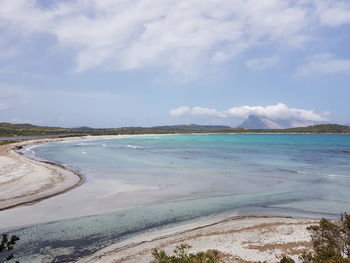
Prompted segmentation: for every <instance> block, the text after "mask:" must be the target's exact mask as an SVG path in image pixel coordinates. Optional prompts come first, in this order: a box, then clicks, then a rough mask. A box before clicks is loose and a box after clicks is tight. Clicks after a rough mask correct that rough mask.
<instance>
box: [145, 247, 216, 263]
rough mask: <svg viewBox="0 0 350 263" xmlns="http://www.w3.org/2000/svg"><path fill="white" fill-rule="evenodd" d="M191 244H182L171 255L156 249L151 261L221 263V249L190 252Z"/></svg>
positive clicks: (153, 262)
mask: <svg viewBox="0 0 350 263" xmlns="http://www.w3.org/2000/svg"><path fill="white" fill-rule="evenodd" d="M190 248H191V246H190V245H187V244H180V245H178V246H176V248H175V249H174V255H172V256H170V255H167V254H166V253H165V251H164V250H158V249H155V250H153V252H152V255H153V260H152V261H151V262H150V263H220V262H222V261H221V260H220V258H219V251H217V250H208V251H206V252H199V253H196V254H192V253H189V252H188V250H189V249H190Z"/></svg>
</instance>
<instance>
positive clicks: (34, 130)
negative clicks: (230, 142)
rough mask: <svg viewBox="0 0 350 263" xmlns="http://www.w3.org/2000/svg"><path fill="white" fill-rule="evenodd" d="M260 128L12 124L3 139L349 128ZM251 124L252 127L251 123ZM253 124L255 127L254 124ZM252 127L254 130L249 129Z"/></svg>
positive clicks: (2, 129) (0, 132) (344, 129)
mask: <svg viewBox="0 0 350 263" xmlns="http://www.w3.org/2000/svg"><path fill="white" fill-rule="evenodd" d="M251 121H256V123H257V124H259V125H260V126H255V127H259V128H256V129H249V128H230V127H228V126H220V125H217V126H216V125H196V124H190V125H174V126H155V127H148V128H145V127H123V128H102V129H94V128H90V127H79V128H74V129H69V128H59V127H43V126H36V125H32V124H11V123H4V122H2V123H0V137H22V136H48V135H60V136H64V135H65V136H71V135H117V134H152V133H153V134H171V133H266V132H269V133H348V134H350V127H349V126H345V125H337V124H322V125H313V126H308V127H298V128H289V129H271V128H269V129H267V128H266V127H273V126H268V125H270V124H271V122H269V121H271V120H266V119H261V118H258V119H256V118H251ZM248 124H249V123H248ZM253 124H254V123H253ZM250 127H253V126H250Z"/></svg>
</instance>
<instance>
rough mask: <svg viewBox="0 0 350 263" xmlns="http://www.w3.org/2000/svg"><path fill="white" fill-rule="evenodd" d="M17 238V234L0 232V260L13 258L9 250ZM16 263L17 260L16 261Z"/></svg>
mask: <svg viewBox="0 0 350 263" xmlns="http://www.w3.org/2000/svg"><path fill="white" fill-rule="evenodd" d="M18 240H19V237H18V236H15V235H13V236H11V238H9V236H8V235H7V234H2V240H1V243H0V262H1V263H2V262H5V261H10V260H11V259H13V258H14V255H13V253H11V251H12V250H13V248H14V246H15V245H16V242H17V241H18ZM1 254H2V255H1ZM16 263H18V261H16Z"/></svg>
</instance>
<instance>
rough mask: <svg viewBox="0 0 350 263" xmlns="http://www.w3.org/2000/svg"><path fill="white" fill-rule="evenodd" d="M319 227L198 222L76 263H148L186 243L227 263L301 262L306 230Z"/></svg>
mask: <svg viewBox="0 0 350 263" xmlns="http://www.w3.org/2000/svg"><path fill="white" fill-rule="evenodd" d="M317 223H318V220H316V219H310V218H309V219H307V218H299V217H283V216H281V217H279V216H234V217H228V218H225V219H220V220H207V221H196V222H194V223H187V224H181V225H179V226H176V227H172V228H167V229H163V230H158V231H153V232H148V233H144V234H140V235H137V236H135V237H131V238H128V239H126V240H124V241H121V242H117V243H114V244H112V245H110V246H107V247H105V248H103V249H101V250H99V251H97V252H95V253H94V254H92V255H89V256H87V257H84V258H82V259H80V260H78V261H77V263H91V262H94V263H95V262H96V263H121V262H123V263H148V262H150V261H151V260H152V254H151V253H152V250H154V249H163V250H165V251H166V252H167V253H169V254H172V252H173V250H174V248H175V247H176V246H177V245H179V244H183V243H186V244H189V245H191V247H192V248H191V249H190V252H191V253H193V252H200V251H207V250H210V249H216V250H218V251H219V252H220V255H221V257H222V259H223V260H225V261H224V262H240V263H250V262H257V261H261V262H263V261H266V262H279V260H280V259H281V258H282V256H283V255H285V254H288V255H289V256H291V257H292V258H294V259H295V260H296V262H298V255H300V254H301V253H302V252H304V251H307V250H308V249H310V247H311V238H310V234H309V233H308V231H307V229H306V227H307V226H309V225H312V224H317Z"/></svg>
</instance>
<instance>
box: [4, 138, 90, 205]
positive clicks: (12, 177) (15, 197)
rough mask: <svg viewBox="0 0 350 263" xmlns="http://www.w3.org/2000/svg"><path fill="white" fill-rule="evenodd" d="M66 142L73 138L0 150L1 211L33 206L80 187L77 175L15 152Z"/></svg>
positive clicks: (81, 178) (19, 144) (47, 162)
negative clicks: (35, 146)
mask: <svg viewBox="0 0 350 263" xmlns="http://www.w3.org/2000/svg"><path fill="white" fill-rule="evenodd" d="M67 139H73V137H69V138H55V139H36V140H29V141H22V142H16V143H11V144H6V145H2V146H0V159H1V161H2V163H1V166H0V179H1V181H0V190H1V191H0V211H3V210H7V209H11V208H14V207H18V206H23V205H31V204H35V203H37V202H40V201H42V200H45V199H48V198H50V197H54V196H56V195H60V194H63V193H66V192H68V191H70V190H72V189H74V188H76V187H78V186H80V185H81V184H82V183H83V177H82V176H81V175H80V174H78V173H77V172H75V171H71V170H69V169H67V168H66V167H64V166H63V165H60V164H57V163H53V162H49V161H43V160H37V159H31V158H28V157H25V156H24V155H23V154H22V153H20V152H18V149H19V148H22V147H27V146H31V145H37V144H41V143H48V142H54V141H61V140H67ZM74 139H83V138H82V137H74ZM34 178H35V179H34Z"/></svg>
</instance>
